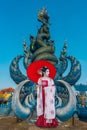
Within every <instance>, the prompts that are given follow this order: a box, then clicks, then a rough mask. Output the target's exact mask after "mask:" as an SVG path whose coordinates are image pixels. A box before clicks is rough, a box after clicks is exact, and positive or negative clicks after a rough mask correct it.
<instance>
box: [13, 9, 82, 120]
mask: <svg viewBox="0 0 87 130" xmlns="http://www.w3.org/2000/svg"><path fill="white" fill-rule="evenodd" d="M38 21H39V22H41V23H42V25H41V27H40V28H39V29H38V32H37V36H36V37H34V36H32V35H31V36H30V46H29V47H28V46H27V44H26V42H24V45H23V46H24V55H19V56H17V57H15V58H14V59H13V61H12V62H11V65H10V76H11V78H12V79H13V80H14V82H15V83H16V84H18V86H17V88H16V89H15V92H14V94H13V96H12V110H13V111H14V113H15V115H16V116H17V117H18V118H20V119H27V118H28V119H30V118H31V117H32V114H33V113H34V112H35V110H36V99H37V95H36V84H35V83H34V82H32V81H31V80H29V79H28V78H27V76H25V75H24V74H23V73H22V71H21V70H20V66H19V61H20V60H21V59H23V65H24V68H25V69H27V67H28V66H29V65H30V64H31V63H32V62H34V61H36V60H41V59H44V60H47V61H49V62H51V63H52V64H53V65H54V66H55V67H56V70H57V73H56V76H55V79H54V82H55V85H56V96H55V108H56V117H57V119H59V120H61V121H65V120H68V119H69V118H70V117H72V116H73V113H74V111H75V110H76V96H75V94H74V92H73V91H72V88H71V86H72V85H74V84H75V83H76V82H77V81H78V80H79V78H80V76H81V65H80V63H79V61H78V60H77V59H76V58H75V57H73V56H68V55H67V43H66V42H65V43H64V46H63V49H62V51H61V53H60V56H59V58H58V57H57V56H56V55H55V54H54V53H55V46H54V41H53V40H50V32H49V25H50V22H49V15H48V13H47V10H46V9H45V8H43V9H42V10H40V11H39V12H38ZM68 61H70V63H71V68H70V71H69V73H68V74H67V75H66V76H63V74H64V72H65V71H66V69H67V67H68Z"/></svg>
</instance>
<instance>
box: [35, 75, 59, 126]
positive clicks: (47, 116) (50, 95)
mask: <svg viewBox="0 0 87 130" xmlns="http://www.w3.org/2000/svg"><path fill="white" fill-rule="evenodd" d="M41 83H42V86H41V87H38V88H37V117H38V118H37V121H36V125H37V126H41V127H56V126H58V121H57V120H56V118H55V85H54V82H53V80H52V79H51V78H48V77H47V78H45V79H44V78H40V79H39V80H38V84H41Z"/></svg>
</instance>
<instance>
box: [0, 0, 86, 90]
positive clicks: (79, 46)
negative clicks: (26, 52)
mask: <svg viewBox="0 0 87 130" xmlns="http://www.w3.org/2000/svg"><path fill="white" fill-rule="evenodd" d="M43 7H46V9H47V11H48V14H49V15H50V22H51V23H52V25H51V26H50V34H51V40H54V41H55V47H56V50H55V55H56V56H57V57H59V55H60V51H61V50H62V47H63V44H64V41H65V40H67V44H68V49H67V52H68V55H72V56H74V57H76V58H77V59H78V60H79V61H80V63H81V67H82V75H81V78H80V79H79V81H78V82H77V83H83V84H86V83H87V0H43V1H42V0H0V89H3V88H7V87H13V88H16V86H17V85H16V84H15V83H14V81H13V80H12V79H11V77H10V73H9V66H10V64H11V61H12V60H13V58H14V57H16V56H17V55H20V54H23V41H24V40H25V39H26V42H27V44H28V45H29V44H30V41H29V36H30V34H31V35H33V36H36V34H37V29H38V28H39V27H40V25H41V24H40V23H39V22H38V21H37V14H38V10H39V9H42V8H43ZM22 71H23V73H24V74H26V73H25V71H24V70H23V69H22Z"/></svg>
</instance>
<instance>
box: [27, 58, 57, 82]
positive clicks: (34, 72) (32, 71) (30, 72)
mask: <svg viewBox="0 0 87 130" xmlns="http://www.w3.org/2000/svg"><path fill="white" fill-rule="evenodd" d="M44 66H46V67H47V68H49V70H50V74H49V77H50V78H52V79H53V78H54V77H55V75H56V69H55V67H54V65H53V64H52V63H50V62H48V61H46V60H37V61H35V62H32V63H31V64H30V65H29V66H28V68H27V76H28V78H29V79H30V80H32V81H33V82H36V83H37V81H38V79H39V78H40V77H41V74H40V73H39V72H40V70H41V68H43V67H44Z"/></svg>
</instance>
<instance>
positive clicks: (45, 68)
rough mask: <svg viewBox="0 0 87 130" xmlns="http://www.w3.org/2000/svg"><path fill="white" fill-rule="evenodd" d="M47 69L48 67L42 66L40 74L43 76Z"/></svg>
mask: <svg viewBox="0 0 87 130" xmlns="http://www.w3.org/2000/svg"><path fill="white" fill-rule="evenodd" d="M47 69H49V68H48V67H46V66H44V67H43V68H42V69H41V71H42V76H44V72H46V70H47Z"/></svg>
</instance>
